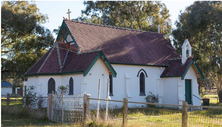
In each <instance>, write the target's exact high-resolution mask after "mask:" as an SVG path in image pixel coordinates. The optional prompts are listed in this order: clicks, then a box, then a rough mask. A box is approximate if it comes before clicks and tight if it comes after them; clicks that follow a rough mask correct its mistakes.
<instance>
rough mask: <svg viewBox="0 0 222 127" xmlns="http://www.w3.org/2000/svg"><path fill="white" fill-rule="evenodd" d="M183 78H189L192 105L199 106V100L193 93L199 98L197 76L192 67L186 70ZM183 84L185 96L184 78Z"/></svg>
mask: <svg viewBox="0 0 222 127" xmlns="http://www.w3.org/2000/svg"><path fill="white" fill-rule="evenodd" d="M184 79H191V88H192V89H191V96H192V102H193V105H196V106H200V105H201V100H199V99H197V98H196V97H194V96H193V95H195V96H197V97H198V98H200V99H201V97H200V95H199V91H198V86H199V85H198V83H197V77H196V74H195V72H194V70H193V68H192V66H191V67H190V68H189V70H188V71H187V74H186V75H185V78H184ZM183 82H184V83H183V84H184V90H183V91H182V92H183V93H184V96H185V80H183Z"/></svg>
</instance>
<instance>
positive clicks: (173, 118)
mask: <svg viewBox="0 0 222 127" xmlns="http://www.w3.org/2000/svg"><path fill="white" fill-rule="evenodd" d="M97 103H98V100H94V99H90V109H91V111H90V116H91V118H90V120H91V122H90V124H91V125H94V126H122V124H123V102H112V101H108V119H107V120H106V101H105V100H100V102H99V103H100V104H99V117H98V118H97ZM187 116H188V120H187V126H188V127H214V126H216V127H219V126H222V109H201V108H195V107H192V108H191V107H188V113H187ZM127 126H129V127H135V126H138V127H140V126H141V127H144V126H145V127H147V126H148V127H178V126H182V106H176V105H172V106H169V105H146V104H137V103H129V102H128V111H127Z"/></svg>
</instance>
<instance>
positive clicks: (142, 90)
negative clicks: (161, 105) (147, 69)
mask: <svg viewBox="0 0 222 127" xmlns="http://www.w3.org/2000/svg"><path fill="white" fill-rule="evenodd" d="M140 95H141V96H143V95H146V94H145V75H144V73H143V72H141V73H140Z"/></svg>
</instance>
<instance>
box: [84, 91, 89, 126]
mask: <svg viewBox="0 0 222 127" xmlns="http://www.w3.org/2000/svg"><path fill="white" fill-rule="evenodd" d="M89 98H90V94H84V98H83V103H84V105H83V110H84V115H83V117H84V122H86V120H87V118H88V119H89V118H90V100H89Z"/></svg>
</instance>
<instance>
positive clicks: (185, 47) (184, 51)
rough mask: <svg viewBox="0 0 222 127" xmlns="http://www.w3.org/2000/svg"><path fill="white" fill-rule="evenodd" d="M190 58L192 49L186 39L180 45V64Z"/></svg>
mask: <svg viewBox="0 0 222 127" xmlns="http://www.w3.org/2000/svg"><path fill="white" fill-rule="evenodd" d="M190 56H192V48H191V45H190V42H189V41H188V39H186V40H185V41H184V43H183V45H182V58H181V60H182V61H181V62H182V64H184V63H185V62H186V60H187V58H188V57H190Z"/></svg>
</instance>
